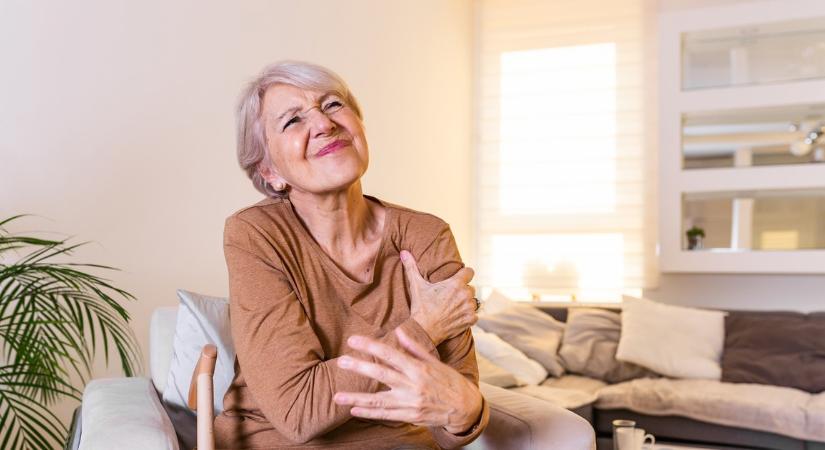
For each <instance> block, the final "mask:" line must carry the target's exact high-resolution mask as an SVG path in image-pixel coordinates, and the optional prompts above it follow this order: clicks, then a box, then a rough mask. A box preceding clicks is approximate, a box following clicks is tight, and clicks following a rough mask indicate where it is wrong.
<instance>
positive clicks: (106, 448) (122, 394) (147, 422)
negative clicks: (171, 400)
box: [65, 292, 596, 450]
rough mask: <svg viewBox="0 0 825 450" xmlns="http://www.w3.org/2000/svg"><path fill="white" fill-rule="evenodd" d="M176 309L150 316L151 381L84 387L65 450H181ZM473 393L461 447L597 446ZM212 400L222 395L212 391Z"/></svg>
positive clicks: (566, 425)
mask: <svg viewBox="0 0 825 450" xmlns="http://www.w3.org/2000/svg"><path fill="white" fill-rule="evenodd" d="M179 295H180V292H179ZM182 301H183V300H182ZM178 311H179V308H178V307H162V308H158V309H156V310H155V311H154V313H153V315H152V318H151V322H150V333H149V334H150V345H149V366H150V372H151V377H148V378H146V377H133V378H109V379H96V380H93V381H91V382H90V383H89V384H88V385H87V386H86V387H85V389H84V393H83V399H82V403H81V405H80V407H78V409H77V410H76V411H75V415H74V419H73V421H72V424H71V427H70V435H69V438H68V442H67V443H66V447H65V448H66V449H71V450H77V449H81V450H111V449H118V450H130V449H135V450H137V449H140V450H152V449H158V450H160V449H164V450H169V449H178V448H180V447H181V445H180V444H179V442H178V440H177V438H176V431H177V432H178V434H180V431H182V430H179V429H176V428H175V426H176V425H173V423H172V420H171V419H170V415H169V412H170V411H169V409H168V405H164V403H163V400H162V398H163V397H164V395H163V394H164V389H166V388H167V381H168V380H167V375H168V373H169V368H170V364H171V362H172V359H173V355H172V354H173V340H174V338H175V335H176V324H177V316H178ZM179 334H180V333H179ZM176 349H177V347H176ZM480 387H481V390H482V393H483V395H484V397H485V398H486V399H487V401H488V402H489V404H490V422H489V424H488V426H487V428H486V429H485V431H484V432H483V433H482V434H481V436H480V437H479V438H478V439H476V440H475V441H474V442H472V443H471V444H470V445H469V446H468V447H466V448H468V449H473V450H482V449H485V450H486V449H500V450H512V449H537V450H538V449H560V450H568V449H569V450H591V449H595V448H596V442H595V434H594V431H593V428H592V426H591V425H590V424H589V423H588V422H587V421H586V420H584V419H583V418H582V417H580V416H578V415H576V414H575V413H573V412H570V411H568V410H566V409H564V408H561V407H557V406H554V405H550V404H548V403H547V402H545V401H542V400H540V399H536V398H532V397H530V396H525V395H522V394H519V393H516V392H513V391H510V390H507V389H502V388H498V387H495V386H491V385H489V384H486V383H481V386H480ZM218 395H222V394H219V393H217V392H216V396H218ZM216 401H219V400H216ZM177 426H180V425H177ZM187 426H188V425H187ZM190 431H191V430H190Z"/></svg>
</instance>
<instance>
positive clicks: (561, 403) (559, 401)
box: [511, 385, 596, 409]
mask: <svg viewBox="0 0 825 450" xmlns="http://www.w3.org/2000/svg"><path fill="white" fill-rule="evenodd" d="M511 390H512V391H515V392H518V393H521V394H525V395H529V396H530V397H535V398H538V399H541V400H544V401H547V402H550V403H552V404H554V405H556V406H558V407H560V408H564V409H576V408H581V407H582V406H585V405H589V404H591V403H593V402H595V401H596V394H594V393H589V392H585V391H580V390H577V389H563V388H558V387H551V386H545V385H539V386H522V387H516V388H512V389H511Z"/></svg>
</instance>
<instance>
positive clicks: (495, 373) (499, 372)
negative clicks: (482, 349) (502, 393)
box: [476, 353, 519, 388]
mask: <svg viewBox="0 0 825 450" xmlns="http://www.w3.org/2000/svg"><path fill="white" fill-rule="evenodd" d="M476 362H477V363H478V380H479V381H481V382H484V383H487V384H491V385H493V386H498V387H501V388H508V387H513V386H518V385H519V382H518V380H517V379H516V376H515V375H513V374H512V373H510V372H508V371H507V370H505V369H503V368H502V367H500V366H497V365H495V363H493V362H492V361H490V360H489V359H487V358H485V357H483V356H481V355H480V354H478V353H476Z"/></svg>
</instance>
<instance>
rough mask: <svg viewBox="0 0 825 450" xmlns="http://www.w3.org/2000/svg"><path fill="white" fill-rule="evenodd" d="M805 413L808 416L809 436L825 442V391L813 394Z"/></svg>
mask: <svg viewBox="0 0 825 450" xmlns="http://www.w3.org/2000/svg"><path fill="white" fill-rule="evenodd" d="M805 415H806V417H807V418H808V429H807V432H808V436H811V437H813V438H814V440H815V441H820V442H825V392H820V393H819V394H814V395H811V400H810V401H809V402H808V407H807V408H805Z"/></svg>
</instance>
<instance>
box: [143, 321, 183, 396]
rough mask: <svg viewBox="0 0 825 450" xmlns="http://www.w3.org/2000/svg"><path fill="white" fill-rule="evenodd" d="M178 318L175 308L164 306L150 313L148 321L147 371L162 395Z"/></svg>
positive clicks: (170, 360)
mask: <svg viewBox="0 0 825 450" xmlns="http://www.w3.org/2000/svg"><path fill="white" fill-rule="evenodd" d="M177 318H178V307H177V306H164V307H161V308H157V309H155V310H154V311H153V312H152V318H151V320H150V321H149V371H150V373H151V375H152V382H153V383H154V384H155V388H156V389H157V390H158V391H159V392H160V393H161V394H163V390H164V389H165V388H166V377H167V375H169V365H170V364H171V362H172V342H173V340H174V337H175V324H176V323H177Z"/></svg>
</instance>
